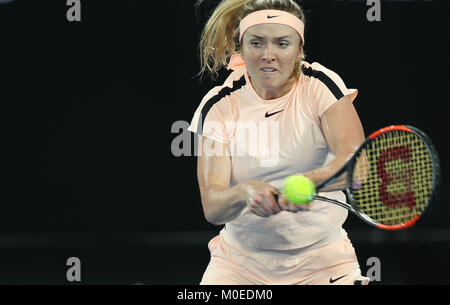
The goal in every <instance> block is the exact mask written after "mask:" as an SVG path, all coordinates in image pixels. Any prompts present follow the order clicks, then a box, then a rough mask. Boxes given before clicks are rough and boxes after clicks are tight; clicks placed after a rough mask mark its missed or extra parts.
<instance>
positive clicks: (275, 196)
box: [273, 194, 278, 202]
mask: <svg viewBox="0 0 450 305" xmlns="http://www.w3.org/2000/svg"><path fill="white" fill-rule="evenodd" d="M273 197H274V198H275V200H276V201H277V202H278V194H273Z"/></svg>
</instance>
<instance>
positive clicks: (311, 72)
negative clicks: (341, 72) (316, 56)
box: [302, 61, 336, 78]
mask: <svg viewBox="0 0 450 305" xmlns="http://www.w3.org/2000/svg"><path fill="white" fill-rule="evenodd" d="M302 72H303V74H304V75H305V76H307V77H313V78H318V77H319V76H321V75H322V74H325V75H326V76H334V74H336V73H335V72H334V71H333V70H331V69H329V68H327V67H325V66H324V65H322V64H321V63H319V62H316V61H315V62H312V63H309V62H306V61H303V62H302Z"/></svg>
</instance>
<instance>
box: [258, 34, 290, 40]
mask: <svg viewBox="0 0 450 305" xmlns="http://www.w3.org/2000/svg"><path fill="white" fill-rule="evenodd" d="M251 37H253V38H257V39H264V38H265V37H264V36H258V35H252V36H251ZM285 38H289V39H292V37H291V36H289V35H285V36H281V37H275V39H277V40H280V39H285Z"/></svg>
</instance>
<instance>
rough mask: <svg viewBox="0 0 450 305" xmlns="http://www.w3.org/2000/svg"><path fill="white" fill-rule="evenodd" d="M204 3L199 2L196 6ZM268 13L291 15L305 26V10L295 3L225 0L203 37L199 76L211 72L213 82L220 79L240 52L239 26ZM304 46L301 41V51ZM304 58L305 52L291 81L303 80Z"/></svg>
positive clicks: (208, 22)
mask: <svg viewBox="0 0 450 305" xmlns="http://www.w3.org/2000/svg"><path fill="white" fill-rule="evenodd" d="M201 2H203V0H199V1H197V3H196V6H197V7H198V6H199V5H200V4H201ZM266 9H275V10H282V11H286V12H289V13H291V14H293V15H295V16H297V17H298V18H299V19H300V20H301V21H303V23H305V15H304V13H303V9H302V8H301V7H300V5H298V4H297V3H295V2H294V1H293V0H222V2H220V3H219V5H218V6H217V7H216V9H215V10H214V12H213V14H212V15H211V17H210V18H209V19H208V21H207V23H206V25H205V27H204V28H203V31H202V34H201V37H200V44H199V49H200V72H199V75H200V76H202V75H203V73H204V72H206V71H208V72H209V74H210V76H211V78H213V79H214V78H215V77H217V76H218V71H219V70H220V69H221V68H222V67H226V66H227V64H228V61H229V59H230V57H231V55H233V54H234V53H238V52H239V51H240V48H241V46H240V43H239V22H240V21H241V20H242V19H243V18H244V17H245V16H247V15H248V14H250V13H253V12H256V11H259V10H266ZM302 44H303V42H302V41H301V39H300V49H301V50H302V49H303V48H302ZM304 58H305V57H304V52H303V56H302V58H301V59H300V60H299V61H298V62H296V63H295V67H294V71H293V73H292V76H291V77H290V78H289V80H292V79H293V80H297V79H298V78H299V77H300V75H301V73H302V70H301V62H302V60H303V59H304ZM289 80H288V81H289Z"/></svg>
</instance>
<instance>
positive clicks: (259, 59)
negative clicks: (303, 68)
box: [242, 24, 303, 98]
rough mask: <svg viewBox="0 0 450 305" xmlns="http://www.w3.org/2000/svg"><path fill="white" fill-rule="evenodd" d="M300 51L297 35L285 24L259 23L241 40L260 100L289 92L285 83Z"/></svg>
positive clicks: (249, 71)
mask: <svg viewBox="0 0 450 305" xmlns="http://www.w3.org/2000/svg"><path fill="white" fill-rule="evenodd" d="M302 52H303V51H302V49H301V48H300V35H298V33H297V32H296V31H295V30H294V29H293V28H291V27H290V26H287V25H284V24H258V25H255V26H252V27H250V28H249V29H248V30H247V31H246V32H245V33H244V36H243V37H242V56H243V58H244V60H245V65H246V67H247V71H248V74H249V75H250V77H251V81H252V84H253V87H254V88H255V90H256V91H257V92H258V94H260V96H261V97H262V98H277V97H279V96H282V95H283V94H285V93H287V92H288V91H289V90H290V88H286V81H287V80H288V79H289V78H290V77H291V75H292V72H293V70H294V66H295V63H296V61H298V60H300V58H301V56H302ZM291 87H292V86H291Z"/></svg>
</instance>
